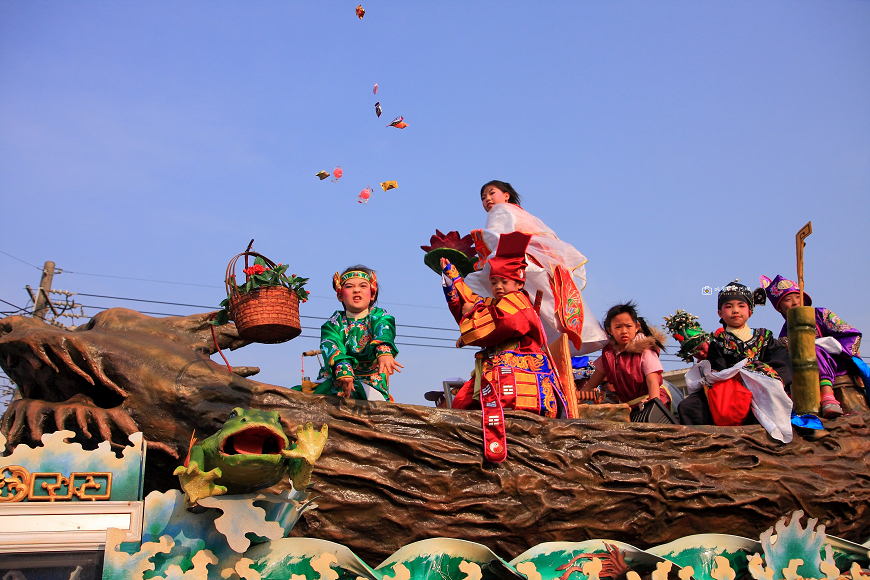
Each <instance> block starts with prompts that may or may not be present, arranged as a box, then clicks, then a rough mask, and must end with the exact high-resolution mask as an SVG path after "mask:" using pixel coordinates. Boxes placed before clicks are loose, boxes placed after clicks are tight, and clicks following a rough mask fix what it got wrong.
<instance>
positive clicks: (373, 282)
mask: <svg viewBox="0 0 870 580" xmlns="http://www.w3.org/2000/svg"><path fill="white" fill-rule="evenodd" d="M352 278H362V279H363V280H365V281H366V282H368V283H369V285H370V286H371V287H372V297H373V298H374V297H375V296H377V293H378V277H377V276H376V275H375V273H374V272H372V273H371V274H369V273H368V272H363V271H362V270H351V271H350V272H345V273H344V274H339V273H338V272H336V273H335V275H334V276H333V277H332V287H333V288H334V289H335V292H336V295H337V296H338V297H339V298H341V287H342V286H343V285H344V283H345V282H347V281H348V280H350V279H352Z"/></svg>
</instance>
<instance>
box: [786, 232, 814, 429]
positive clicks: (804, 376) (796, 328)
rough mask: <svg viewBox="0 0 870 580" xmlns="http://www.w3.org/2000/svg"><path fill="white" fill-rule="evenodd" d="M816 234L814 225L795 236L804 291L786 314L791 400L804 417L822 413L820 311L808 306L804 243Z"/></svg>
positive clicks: (801, 286) (799, 277) (800, 284)
mask: <svg viewBox="0 0 870 580" xmlns="http://www.w3.org/2000/svg"><path fill="white" fill-rule="evenodd" d="M811 233H813V222H807V224H806V225H805V226H804V227H802V228H801V229H800V231H799V232H798V233H797V235H796V236H795V242H796V244H797V275H798V288H799V289H800V302H799V303H798V304H800V306H798V307H796V308H792V309H791V310H789V311H788V312H786V317H785V318H786V324H787V326H788V355H789V357H790V358H791V364H792V368H793V369H794V378H793V379H792V383H791V397H792V401H794V410H795V412H796V413H798V414H800V415H803V414H805V413H818V412H819V405H820V404H821V400H822V395H821V391H820V390H819V363H818V360H816V312H815V309H813V308H812V307H811V306H804V305H803V304H804V247H805V246H806V242H805V241H804V240H805V239H806V237H807V236H809V235H810V234H811Z"/></svg>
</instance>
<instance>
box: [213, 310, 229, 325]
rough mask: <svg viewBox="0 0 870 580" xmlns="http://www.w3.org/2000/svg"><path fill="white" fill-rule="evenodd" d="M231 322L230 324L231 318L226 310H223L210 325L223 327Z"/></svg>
mask: <svg viewBox="0 0 870 580" xmlns="http://www.w3.org/2000/svg"><path fill="white" fill-rule="evenodd" d="M229 322H230V317H229V315H228V314H227V311H226V310H221V311H220V312H218V313H217V316H215V317H214V318H213V319H212V320H210V321H209V323H210V324H213V325H215V326H223V325H224V324H229Z"/></svg>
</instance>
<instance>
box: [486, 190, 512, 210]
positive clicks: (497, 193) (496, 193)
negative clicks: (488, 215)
mask: <svg viewBox="0 0 870 580" xmlns="http://www.w3.org/2000/svg"><path fill="white" fill-rule="evenodd" d="M510 197H511V196H510V194H508V193H505V192H503V191H502V190H500V189H499V188H497V187H496V186H494V185H487V186H486V187H485V188H484V190H483V193H481V194H480V201H481V202H483V209H485V210H486V211H489V210H491V209H492V206H494V205H495V204H497V203H507V202H508V200H509V199H510Z"/></svg>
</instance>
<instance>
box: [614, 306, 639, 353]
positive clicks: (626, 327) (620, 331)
mask: <svg viewBox="0 0 870 580" xmlns="http://www.w3.org/2000/svg"><path fill="white" fill-rule="evenodd" d="M639 329H640V324H638V323H637V322H635V321H634V319H633V318H632V317H631V314H629V313H628V312H623V313H622V314H617V315H616V316H614V317H613V320H611V321H610V327H609V328H608V330H609V331H610V336H612V337H613V340H615V341H616V344H617V345H619V346H620V347H622V348H624V347H625V346H626V345H627V344H628V343H629V342H631V341H632V340H634V337H636V336H637V331H638V330H639Z"/></svg>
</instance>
